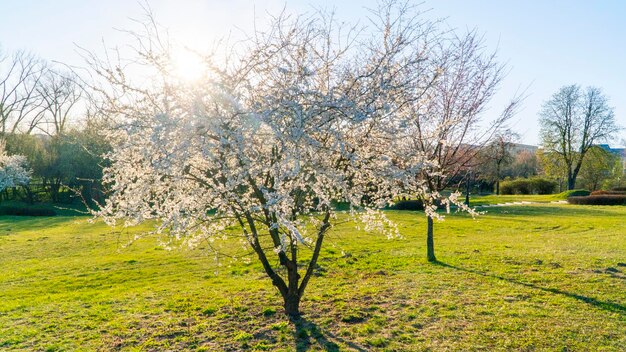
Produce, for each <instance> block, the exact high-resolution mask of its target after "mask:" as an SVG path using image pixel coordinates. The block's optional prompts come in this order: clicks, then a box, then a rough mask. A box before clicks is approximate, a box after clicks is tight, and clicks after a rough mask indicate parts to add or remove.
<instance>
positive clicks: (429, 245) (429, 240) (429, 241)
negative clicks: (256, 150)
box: [426, 216, 437, 263]
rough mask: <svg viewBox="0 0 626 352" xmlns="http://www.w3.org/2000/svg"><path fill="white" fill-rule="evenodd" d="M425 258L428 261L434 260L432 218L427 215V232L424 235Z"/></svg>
mask: <svg viewBox="0 0 626 352" xmlns="http://www.w3.org/2000/svg"><path fill="white" fill-rule="evenodd" d="M426 258H427V259H428V261H429V262H431V263H432V262H436V261H437V258H436V257H435V240H434V237H433V218H431V217H430V216H429V217H428V234H427V236H426Z"/></svg>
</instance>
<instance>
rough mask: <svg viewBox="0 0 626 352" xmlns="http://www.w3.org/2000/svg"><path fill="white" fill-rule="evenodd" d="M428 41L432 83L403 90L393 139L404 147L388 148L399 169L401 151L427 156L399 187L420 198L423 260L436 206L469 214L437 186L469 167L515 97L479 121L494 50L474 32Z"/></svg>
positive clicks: (493, 75)
mask: <svg viewBox="0 0 626 352" xmlns="http://www.w3.org/2000/svg"><path fill="white" fill-rule="evenodd" d="M430 43H434V44H433V47H431V48H430V50H432V51H431V52H429V53H430V55H429V56H428V60H427V62H428V64H429V65H430V66H429V67H430V70H431V71H430V72H432V73H433V77H434V80H433V83H432V87H431V88H429V89H427V90H424V89H420V88H421V87H420V85H418V86H416V87H414V88H411V89H409V90H407V91H406V94H407V96H406V98H405V100H406V101H407V104H406V109H405V110H404V111H403V112H402V113H403V115H402V117H401V119H403V123H402V125H403V126H406V128H405V129H404V131H402V132H398V136H399V138H398V139H397V141H398V142H400V143H404V145H405V146H404V147H401V146H396V147H394V149H396V150H399V151H401V152H402V154H403V155H404V156H403V155H398V158H399V160H402V162H401V165H402V166H403V168H404V169H410V168H411V167H415V163H413V162H411V161H410V160H407V159H406V156H411V155H421V156H423V157H424V158H425V159H426V160H428V161H429V165H428V167H426V168H421V170H420V172H419V173H418V174H417V175H416V176H415V177H416V180H418V182H416V183H410V182H405V183H404V186H405V192H406V193H405V194H406V196H409V197H415V196H417V197H418V198H419V199H420V200H422V202H423V203H424V208H425V214H426V218H427V236H426V243H427V259H428V260H429V261H431V262H434V261H436V257H435V250H434V235H433V227H434V224H433V219H441V218H442V217H441V215H440V214H438V213H437V208H438V206H439V205H441V204H445V205H447V206H448V209H449V205H450V204H455V205H456V206H457V207H458V208H459V209H463V210H466V211H469V212H471V213H472V214H475V213H474V212H473V211H472V210H471V209H470V208H469V207H467V206H466V205H465V204H463V203H461V202H459V201H458V196H459V194H458V193H453V194H452V195H451V196H449V197H448V196H445V195H444V194H442V191H443V190H444V189H446V188H448V187H451V186H454V184H453V182H455V181H456V182H458V180H459V178H460V176H462V175H466V174H467V170H468V169H469V168H470V167H473V166H475V164H476V163H477V160H478V159H477V158H476V156H477V154H478V152H479V151H480V150H481V149H482V148H483V147H484V146H485V145H487V144H488V143H489V142H490V140H491V138H492V137H493V136H494V134H495V133H496V132H497V131H499V130H500V129H501V127H502V126H503V125H504V123H505V122H506V121H507V120H508V119H509V118H510V117H511V116H512V114H513V113H514V112H515V109H516V107H517V105H518V102H519V101H518V100H517V99H515V100H514V101H512V102H511V104H509V105H508V106H507V107H506V108H505V109H504V111H503V113H502V114H501V116H499V117H498V118H497V119H495V120H493V121H484V120H483V119H482V118H483V112H484V110H485V108H486V105H487V103H488V102H489V101H490V99H491V98H492V97H493V95H494V94H495V92H496V90H497V87H498V85H499V83H500V82H501V80H502V77H503V72H504V71H503V70H504V67H503V66H502V65H501V64H499V63H498V62H497V60H496V54H495V53H486V52H485V51H484V50H483V45H482V39H481V37H480V36H478V34H477V33H476V32H469V33H467V34H465V35H462V36H457V35H452V36H451V37H449V36H447V37H446V36H442V37H439V38H438V39H437V40H434V41H431V42H430ZM415 56H419V55H415ZM421 86H423V85H421ZM406 149H408V150H406Z"/></svg>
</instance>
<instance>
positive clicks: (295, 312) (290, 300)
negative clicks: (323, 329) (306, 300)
mask: <svg viewBox="0 0 626 352" xmlns="http://www.w3.org/2000/svg"><path fill="white" fill-rule="evenodd" d="M283 299H284V300H285V305H284V307H285V314H287V315H288V316H290V317H293V318H296V317H299V316H300V295H299V294H298V292H295V293H291V292H290V293H289V294H287V296H286V297H283Z"/></svg>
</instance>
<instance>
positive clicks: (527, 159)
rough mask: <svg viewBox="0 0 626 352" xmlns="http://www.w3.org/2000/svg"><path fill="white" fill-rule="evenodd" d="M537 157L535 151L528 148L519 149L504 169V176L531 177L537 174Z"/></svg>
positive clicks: (538, 169)
mask: <svg viewBox="0 0 626 352" xmlns="http://www.w3.org/2000/svg"><path fill="white" fill-rule="evenodd" d="M539 171H540V168H539V158H538V157H537V153H533V152H531V151H530V150H521V151H519V152H518V153H517V154H515V156H514V157H513V161H512V162H511V164H510V165H509V166H508V167H507V168H506V170H505V171H504V173H503V174H504V175H505V176H510V177H524V178H528V177H532V176H535V175H537V174H539Z"/></svg>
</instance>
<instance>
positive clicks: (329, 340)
mask: <svg viewBox="0 0 626 352" xmlns="http://www.w3.org/2000/svg"><path fill="white" fill-rule="evenodd" d="M291 321H292V323H293V324H294V326H295V331H294V337H295V343H296V348H295V350H296V351H297V352H304V351H308V350H309V349H311V348H313V347H316V348H321V349H322V350H323V351H329V352H334V351H340V350H341V348H340V347H339V345H338V344H337V343H336V342H340V343H342V344H345V345H346V346H348V347H350V348H351V349H354V350H355V351H360V352H361V351H366V349H365V348H363V347H361V346H359V345H357V344H355V343H353V342H350V341H346V340H344V339H343V338H341V337H338V336H336V335H334V334H332V333H330V332H328V331H322V330H321V329H320V327H319V326H317V324H315V323H314V322H312V321H309V320H307V319H306V318H304V317H302V316H300V317H298V318H292V319H291ZM335 341H336V342H335ZM314 343H315V344H317V346H314Z"/></svg>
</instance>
